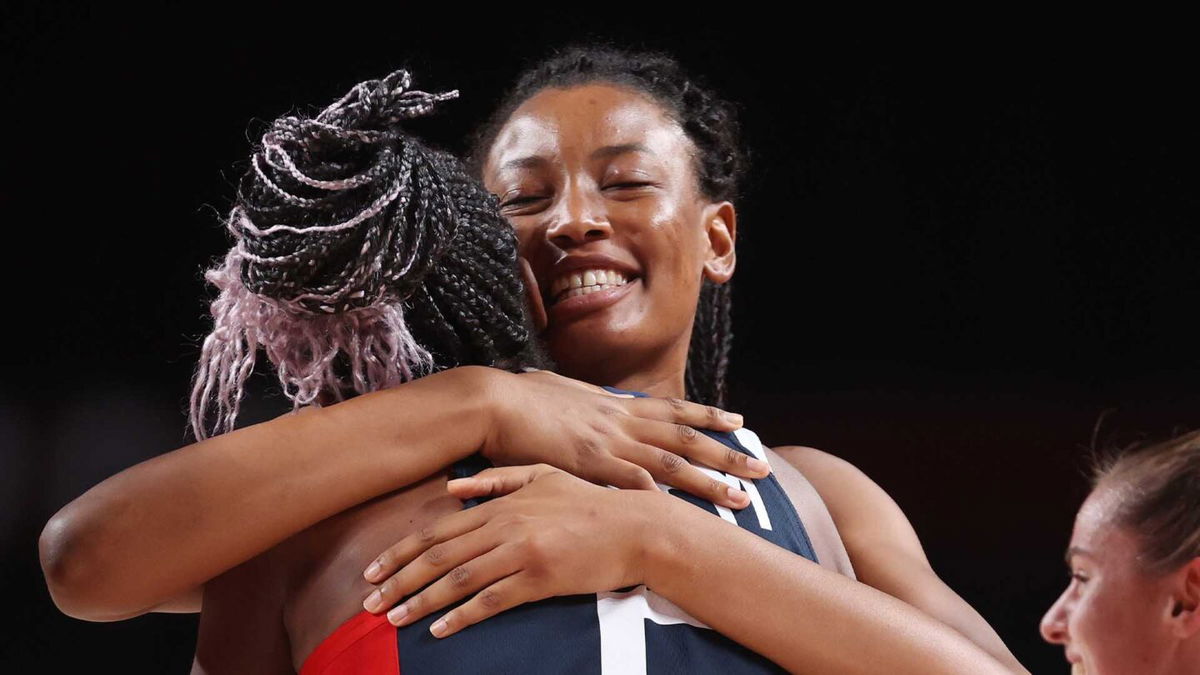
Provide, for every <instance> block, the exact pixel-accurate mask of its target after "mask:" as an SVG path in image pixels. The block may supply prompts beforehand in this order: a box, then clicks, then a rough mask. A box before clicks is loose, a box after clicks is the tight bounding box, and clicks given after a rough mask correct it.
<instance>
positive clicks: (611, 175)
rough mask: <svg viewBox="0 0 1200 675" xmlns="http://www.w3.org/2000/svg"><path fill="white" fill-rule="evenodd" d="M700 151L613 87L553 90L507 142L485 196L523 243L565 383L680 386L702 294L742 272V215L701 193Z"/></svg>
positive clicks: (651, 105) (488, 169) (643, 103)
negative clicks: (737, 251)
mask: <svg viewBox="0 0 1200 675" xmlns="http://www.w3.org/2000/svg"><path fill="white" fill-rule="evenodd" d="M693 151H694V149H693V144H692V142H691V140H690V139H689V138H688V137H687V135H686V134H685V133H684V131H683V130H682V129H681V128H680V126H679V125H678V124H676V123H675V122H674V121H673V120H671V119H670V118H669V117H668V116H667V114H666V113H665V111H664V110H663V109H662V108H661V107H660V106H659V105H658V104H657V103H656V102H654V101H652V100H651V99H650V98H648V97H647V96H645V95H642V94H640V93H638V92H636V91H634V90H632V89H628V88H624V87H620V86H614V85H608V84H587V85H579V86H573V87H570V88H567V89H544V90H542V91H541V92H539V93H537V94H535V95H534V96H532V97H531V98H529V99H528V100H527V101H525V102H524V103H523V104H522V105H521V106H520V107H519V108H517V110H516V111H514V112H513V114H512V116H511V117H510V118H509V119H508V121H507V122H506V123H505V124H504V126H503V127H502V128H501V129H500V131H499V133H498V134H497V136H496V140H495V142H494V143H493V145H492V147H491V149H490V152H489V153H488V156H487V159H486V162H485V166H484V176H483V178H484V183H485V184H486V186H487V188H488V189H489V190H490V191H491V192H493V193H494V194H496V195H497V196H499V198H500V205H501V212H502V213H503V214H504V215H505V216H506V217H507V218H508V219H509V221H510V222H511V223H512V224H513V225H514V227H515V228H516V230H517V237H518V239H519V240H520V245H521V255H522V257H524V258H526V259H527V260H528V261H529V263H530V265H531V267H532V270H533V274H534V276H535V278H536V279H537V283H538V286H539V289H540V291H541V296H542V298H543V300H544V302H545V304H546V310H547V320H548V323H547V327H546V331H545V332H544V333H543V338H544V339H545V340H546V342H547V344H548V347H549V349H550V353H551V357H552V358H553V359H554V360H555V362H556V363H557V364H558V366H559V368H560V370H561V371H562V372H564V373H565V374H568V375H571V376H574V377H578V378H581V379H585V380H589V381H592V382H596V383H599V384H619V383H622V382H624V383H625V384H631V383H633V384H636V385H637V386H638V388H642V389H643V390H653V389H655V388H657V389H659V390H660V391H661V389H662V386H661V385H662V383H663V382H665V381H668V380H669V381H671V382H675V381H676V380H678V383H679V385H680V386H681V384H682V373H683V367H684V364H685V363H686V355H687V347H688V341H689V338H690V335H691V328H692V321H693V317H694V314H695V311H696V301H697V298H698V296H699V293H700V286H701V280H702V278H703V277H704V276H706V275H707V276H708V277H709V278H710V279H712V280H714V281H718V282H722V283H723V282H724V281H727V280H728V279H729V276H730V275H732V273H733V264H734V257H733V256H734V253H733V237H734V227H735V222H734V212H733V206H732V205H731V204H730V203H729V202H721V203H712V202H710V201H709V200H707V199H706V198H704V196H703V195H702V194H701V193H700V191H699V187H698V182H697V178H696V174H695V170H694V168H693V159H692V153H693ZM675 371H678V372H675ZM635 374H637V375H635ZM631 376H633V378H634V379H633V380H632V381H631V379H630V378H631ZM639 378H640V379H639ZM671 393H672V395H682V392H681V391H679V392H674V391H673V392H671Z"/></svg>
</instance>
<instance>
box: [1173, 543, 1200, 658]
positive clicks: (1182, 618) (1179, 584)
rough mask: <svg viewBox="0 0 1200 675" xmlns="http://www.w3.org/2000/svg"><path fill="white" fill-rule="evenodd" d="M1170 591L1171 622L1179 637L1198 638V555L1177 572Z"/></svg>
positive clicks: (1199, 567)
mask: <svg viewBox="0 0 1200 675" xmlns="http://www.w3.org/2000/svg"><path fill="white" fill-rule="evenodd" d="M1176 574H1177V575H1179V578H1178V580H1177V581H1176V583H1175V588H1174V592H1173V593H1172V596H1173V597H1172V599H1171V600H1172V607H1171V624H1172V627H1173V629H1174V632H1175V635H1176V637H1178V638H1181V639H1185V640H1186V639H1194V640H1200V557H1196V558H1192V560H1191V561H1190V562H1188V563H1187V564H1186V565H1184V566H1183V567H1182V568H1181V569H1180V570H1179V571H1178V572H1176Z"/></svg>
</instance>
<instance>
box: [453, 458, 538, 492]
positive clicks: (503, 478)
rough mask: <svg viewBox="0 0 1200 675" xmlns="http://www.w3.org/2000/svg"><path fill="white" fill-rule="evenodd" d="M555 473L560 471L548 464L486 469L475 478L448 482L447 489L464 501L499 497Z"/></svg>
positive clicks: (456, 479)
mask: <svg viewBox="0 0 1200 675" xmlns="http://www.w3.org/2000/svg"><path fill="white" fill-rule="evenodd" d="M555 471H558V469H555V468H554V467H552V466H550V465H548V464H534V465H532V466H505V467H497V468H492V469H484V470H483V471H480V472H479V473H477V474H475V475H474V476H470V477H468V478H455V479H454V480H452V481H448V482H447V483H446V489H447V490H449V491H450V494H452V495H454V496H455V497H458V498H459V499H463V500H466V499H471V498H474V497H499V496H500V495H506V494H508V493H510V492H516V491H517V490H519V489H521V488H522V487H524V486H526V485H528V484H529V483H531V482H533V481H534V480H535V479H536V478H538V477H539V476H544V475H547V474H550V473H553V472H555Z"/></svg>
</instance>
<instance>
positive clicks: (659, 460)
mask: <svg viewBox="0 0 1200 675" xmlns="http://www.w3.org/2000/svg"><path fill="white" fill-rule="evenodd" d="M636 452H638V453H639V454H640V457H638V458H636V459H635V458H633V457H630V458H629V459H630V460H631V461H636V462H637V463H638V464H641V465H642V466H643V467H646V468H647V469H648V470H649V471H650V473H651V474H653V475H654V477H655V479H656V480H658V482H660V483H663V484H666V485H670V486H671V487H674V488H678V489H680V490H683V491H685V492H689V493H691V494H693V495H695V496H697V497H700V498H701V499H707V500H708V501H710V502H713V503H714V504H720V505H721V506H728V507H729V508H732V509H744V508H746V507H747V506H749V505H750V496H749V495H747V494H746V493H745V492H742V491H741V490H738V489H736V488H732V487H730V486H729V485H727V484H726V483H725V482H724V481H721V480H718V479H716V478H714V477H712V476H710V475H708V474H706V473H704V472H703V471H701V470H700V469H698V468H696V467H694V466H692V465H691V464H689V463H688V461H687V460H686V459H684V458H682V457H680V456H679V455H676V454H675V453H673V452H668V451H666V450H662V449H660V448H656V447H653V446H650V445H642V446H641V447H640V448H638V449H637V451H636ZM650 467H654V468H650Z"/></svg>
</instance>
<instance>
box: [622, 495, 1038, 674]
mask: <svg viewBox="0 0 1200 675" xmlns="http://www.w3.org/2000/svg"><path fill="white" fill-rule="evenodd" d="M686 506H688V505H686V504H669V503H668V504H664V507H666V508H672V509H674V511H673V512H672V515H673V516H675V517H674V518H672V525H671V527H670V528H663V529H664V531H663V532H661V533H660V534H659V536H660V537H662V538H661V539H659V538H658V537H654V538H652V539H651V541H654V540H658V541H661V542H662V544H661V545H660V546H657V547H655V548H652V549H651V552H650V554H649V556H648V558H647V570H646V576H647V580H646V583H647V586H649V587H650V588H652V589H654V591H655V592H656V593H658V594H660V595H663V596H665V597H667V598H669V599H670V600H671V601H673V602H674V603H675V604H677V605H679V606H680V607H681V608H683V609H684V610H685V611H687V612H688V613H689V614H691V615H692V616H695V617H696V618H697V619H700V620H701V621H703V622H704V623H706V624H708V625H709V626H711V627H712V628H714V629H715V630H717V631H720V632H721V633H724V634H725V635H727V636H728V637H730V638H731V639H733V640H736V641H737V642H740V643H742V644H743V645H745V646H747V647H749V648H750V649H752V650H754V651H756V652H758V653H760V654H762V655H763V656H766V657H767V658H769V659H771V660H772V661H775V662H776V663H778V664H780V665H781V666H783V667H784V668H787V669H788V670H789V671H792V672H814V673H878V672H888V673H914V674H916V673H921V674H931V673H977V674H983V673H1014V672H1017V673H1024V672H1025V671H1024V669H1022V668H1021V666H1020V664H1018V663H1017V662H1016V660H1015V659H1013V658H1012V657H1011V655H1009V656H1008V659H1005V660H1003V661H1001V660H998V659H997V658H995V657H994V656H993V655H991V654H989V653H988V651H985V649H984V648H983V647H981V646H980V645H979V644H976V643H975V642H973V641H972V640H970V639H968V638H967V637H966V636H964V635H963V634H961V633H959V632H958V631H956V630H953V629H952V628H951V627H950V626H948V625H947V623H944V620H945V616H944V615H943V616H936V615H931V614H930V613H928V612H927V611H921V610H922V609H925V608H921V607H915V606H912V605H909V604H907V603H906V602H902V601H900V600H899V599H896V598H895V597H892V596H890V595H888V594H886V593H884V592H883V591H881V590H877V589H875V588H872V587H871V586H868V585H866V584H863V583H859V582H856V581H852V580H851V579H849V578H847V577H844V576H842V575H840V574H837V573H836V572H832V571H830V570H827V569H823V568H822V567H820V566H819V565H816V564H813V563H812V562H810V561H808V560H806V559H804V558H802V557H800V556H797V555H795V554H794V553H791V552H789V551H785V550H784V549H781V548H779V547H777V546H775V545H773V544H771V543H770V542H768V541H766V540H764V539H762V538H760V537H757V536H755V535H754V534H752V533H750V532H747V531H745V530H742V529H740V528H736V527H730V526H729V524H728V523H725V522H724V521H721V520H720V519H717V518H714V517H712V516H711V515H710V514H708V513H706V512H703V511H700V510H699V509H695V508H691V509H688V508H681V507H686ZM851 556H852V557H853V553H851ZM748 560H749V561H753V562H752V563H751V565H752V566H753V568H754V571H753V573H751V574H748V573H747V571H746V568H747V561H748ZM854 565H855V569H856V570H860V569H861V567H860V562H859V560H857V559H855V560H854ZM734 579H738V580H740V581H739V582H738V583H732V582H731V580H734ZM701 589H702V590H701ZM967 609H968V610H969V607H968V608H967ZM943 614H944V613H943ZM1001 648H1002V649H1003V645H1001ZM1005 653H1006V654H1007V651H1005Z"/></svg>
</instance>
